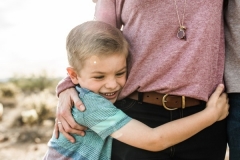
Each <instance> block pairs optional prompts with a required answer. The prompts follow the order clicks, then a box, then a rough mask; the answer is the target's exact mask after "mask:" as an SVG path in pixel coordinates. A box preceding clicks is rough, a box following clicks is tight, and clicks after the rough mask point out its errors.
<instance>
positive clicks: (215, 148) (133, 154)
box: [111, 98, 227, 160]
mask: <svg viewBox="0 0 240 160" xmlns="http://www.w3.org/2000/svg"><path fill="white" fill-rule="evenodd" d="M115 106H117V107H118V108H119V109H121V110H123V111H124V112H125V113H126V114H127V115H129V116H130V117H132V118H134V119H137V120H139V121H141V122H143V123H145V124H146V125H148V126H150V127H157V126H159V125H162V124H164V123H167V122H170V121H172V120H176V119H179V118H182V117H186V116H189V115H192V114H194V113H197V112H199V111H201V110H203V109H204V108H205V106H206V103H205V102H202V104H200V105H198V106H192V107H186V108H185V109H177V110H174V111H169V110H166V109H165V108H164V107H162V106H157V105H152V104H148V103H140V102H138V101H135V100H132V99H128V98H126V99H124V100H121V101H117V102H116V103H115ZM182 127H183V128H184V126H182ZM196 127H198V124H196ZM159 143H161V142H159ZM226 146H227V133H226V120H222V121H219V122H216V123H214V124H213V125H212V126H210V127H208V128H206V129H204V130H203V131H201V132H199V133H198V134H196V135H194V136H193V137H191V138H189V139H187V140H185V141H184V142H181V143H179V144H177V145H175V146H172V147H170V148H167V149H165V150H163V151H159V152H150V151H146V150H142V149H138V148H134V147H131V146H129V145H127V144H124V143H122V142H120V141H117V140H115V139H114V140H113V146H112V157H111V159H112V160H224V158H225V152H226Z"/></svg>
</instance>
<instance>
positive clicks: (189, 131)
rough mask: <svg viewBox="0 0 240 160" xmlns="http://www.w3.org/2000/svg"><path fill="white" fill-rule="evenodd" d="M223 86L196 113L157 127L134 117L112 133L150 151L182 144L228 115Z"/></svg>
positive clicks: (127, 142)
mask: <svg viewBox="0 0 240 160" xmlns="http://www.w3.org/2000/svg"><path fill="white" fill-rule="evenodd" d="M223 88H224V87H223V85H219V86H218V88H217V89H216V91H215V92H214V93H213V94H212V96H211V97H210V99H209V101H208V103H207V107H206V109H204V110H203V111H201V112H198V113H196V114H194V115H191V116H188V117H185V118H181V119H179V120H175V121H172V122H169V123H166V124H164V125H161V126H159V127H156V128H150V127H148V126H146V125H145V124H143V123H141V122H139V121H136V120H131V121H130V122H129V123H127V124H126V125H125V126H123V127H122V128H120V129H119V130H117V131H116V132H114V133H113V134H112V135H111V136H112V137H113V138H115V139H117V140H119V141H121V142H123V143H126V144H129V145H131V146H134V147H137V148H142V149H145V150H150V151H159V150H163V149H166V148H168V147H170V146H172V145H174V144H177V143H180V142H182V141H184V140H186V139H188V138H190V137H191V136H193V135H195V134H196V133H198V132H200V131H201V130H203V129H204V128H206V127H208V126H210V125H212V124H213V123H214V122H216V121H219V120H222V119H224V118H226V116H227V115H228V108H229V105H228V100H227V96H226V94H225V93H223V94H222V91H223Z"/></svg>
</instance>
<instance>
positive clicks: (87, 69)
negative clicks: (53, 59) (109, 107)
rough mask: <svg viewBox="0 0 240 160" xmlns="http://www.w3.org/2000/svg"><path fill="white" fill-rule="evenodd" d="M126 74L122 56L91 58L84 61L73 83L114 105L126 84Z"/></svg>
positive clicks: (125, 65)
mask: <svg viewBox="0 0 240 160" xmlns="http://www.w3.org/2000/svg"><path fill="white" fill-rule="evenodd" d="M126 74H127V64H126V56H125V55H124V54H117V53H116V54H112V55H106V56H104V55H103V56H91V57H89V58H87V59H86V60H85V62H84V64H83V68H82V69H81V70H80V72H79V73H78V74H77V75H78V76H77V81H75V82H74V83H75V84H76V83H79V84H80V86H81V87H83V88H87V89H89V90H91V91H93V92H94V93H97V94H100V95H101V96H103V97H105V98H106V99H108V100H109V101H111V102H113V103H114V102H115V101H116V100H117V97H118V95H119V93H120V91H121V89H122V88H123V86H124V84H125V82H126Z"/></svg>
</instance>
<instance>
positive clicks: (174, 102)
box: [128, 91, 201, 110]
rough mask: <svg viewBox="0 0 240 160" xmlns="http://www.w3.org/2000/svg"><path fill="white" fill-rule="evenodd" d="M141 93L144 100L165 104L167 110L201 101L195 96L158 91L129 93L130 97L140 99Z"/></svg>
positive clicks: (197, 103)
mask: <svg viewBox="0 0 240 160" xmlns="http://www.w3.org/2000/svg"><path fill="white" fill-rule="evenodd" d="M139 94H142V102H145V103H150V104H155V105H159V106H163V107H164V108H166V109H167V110H175V109H178V108H185V107H191V106H196V105H199V104H200V103H201V101H200V100H197V99H194V98H189V97H185V96H175V95H168V94H160V93H157V92H144V93H139V92H137V91H135V92H133V93H132V94H131V95H129V96H128V98H130V99H134V100H137V101H138V100H139V99H138V97H139Z"/></svg>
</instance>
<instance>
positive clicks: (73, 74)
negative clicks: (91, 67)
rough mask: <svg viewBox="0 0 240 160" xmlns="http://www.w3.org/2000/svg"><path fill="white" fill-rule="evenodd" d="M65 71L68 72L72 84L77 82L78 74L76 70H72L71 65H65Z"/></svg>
mask: <svg viewBox="0 0 240 160" xmlns="http://www.w3.org/2000/svg"><path fill="white" fill-rule="evenodd" d="M67 72H68V75H69V77H70V78H71V80H72V82H73V83H74V84H78V76H77V73H76V71H75V70H74V68H72V67H67Z"/></svg>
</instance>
